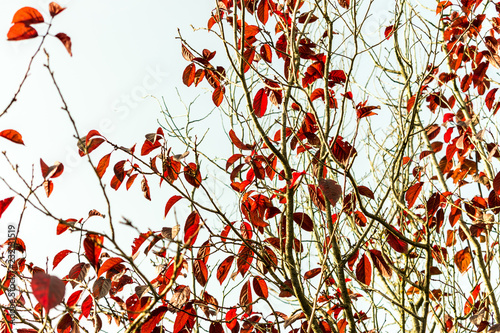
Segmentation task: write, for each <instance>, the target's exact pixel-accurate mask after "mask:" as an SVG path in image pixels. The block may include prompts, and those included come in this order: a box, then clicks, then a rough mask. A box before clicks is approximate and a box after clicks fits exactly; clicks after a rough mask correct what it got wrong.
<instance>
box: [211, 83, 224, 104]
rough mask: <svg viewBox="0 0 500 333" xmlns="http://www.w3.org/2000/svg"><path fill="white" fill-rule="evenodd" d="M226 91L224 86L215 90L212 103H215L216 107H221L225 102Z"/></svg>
mask: <svg viewBox="0 0 500 333" xmlns="http://www.w3.org/2000/svg"><path fill="white" fill-rule="evenodd" d="M225 91H226V88H224V86H219V87H217V88H215V90H214V92H213V94H212V101H213V102H214V104H215V106H219V105H221V104H222V101H223V100H224V92H225Z"/></svg>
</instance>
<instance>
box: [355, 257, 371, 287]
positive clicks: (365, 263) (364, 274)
mask: <svg viewBox="0 0 500 333" xmlns="http://www.w3.org/2000/svg"><path fill="white" fill-rule="evenodd" d="M356 279H358V280H359V282H362V283H364V284H366V285H367V286H369V285H370V283H371V282H372V265H371V263H370V259H368V257H367V256H366V254H363V256H362V257H361V258H360V260H359V262H358V265H357V266H356Z"/></svg>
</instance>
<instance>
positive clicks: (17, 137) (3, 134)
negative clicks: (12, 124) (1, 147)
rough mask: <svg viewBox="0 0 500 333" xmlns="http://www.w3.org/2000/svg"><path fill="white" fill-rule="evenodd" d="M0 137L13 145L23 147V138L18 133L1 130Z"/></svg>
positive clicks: (11, 130) (10, 130)
mask: <svg viewBox="0 0 500 333" xmlns="http://www.w3.org/2000/svg"><path fill="white" fill-rule="evenodd" d="M0 136H1V137H4V138H6V139H7V140H10V141H12V142H14V143H18V144H20V145H24V142H23V137H22V136H21V134H19V132H17V131H16V130H13V129H8V130H3V131H1V132H0Z"/></svg>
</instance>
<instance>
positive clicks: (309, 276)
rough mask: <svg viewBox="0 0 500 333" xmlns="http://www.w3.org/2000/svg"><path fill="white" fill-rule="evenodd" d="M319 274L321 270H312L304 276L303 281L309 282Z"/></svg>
mask: <svg viewBox="0 0 500 333" xmlns="http://www.w3.org/2000/svg"><path fill="white" fill-rule="evenodd" d="M319 273H321V268H314V269H311V270H310V271H307V272H306V273H305V274H304V280H309V279H312V278H313V277H315V276H316V275H318V274H319Z"/></svg>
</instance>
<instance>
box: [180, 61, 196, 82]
mask: <svg viewBox="0 0 500 333" xmlns="http://www.w3.org/2000/svg"><path fill="white" fill-rule="evenodd" d="M195 74H196V65H195V64H189V65H187V67H186V68H185V69H184V73H183V74H182V82H184V84H185V85H186V86H188V87H189V86H190V85H192V84H193V82H194V78H195Z"/></svg>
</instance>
